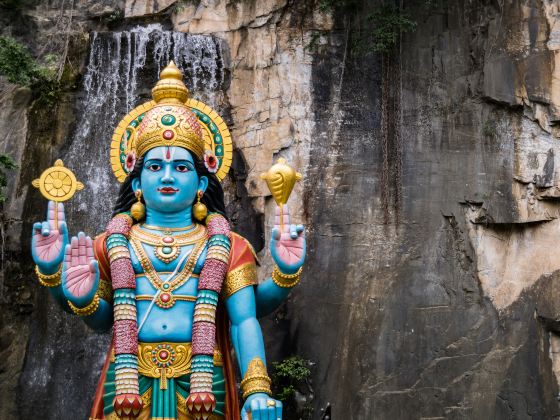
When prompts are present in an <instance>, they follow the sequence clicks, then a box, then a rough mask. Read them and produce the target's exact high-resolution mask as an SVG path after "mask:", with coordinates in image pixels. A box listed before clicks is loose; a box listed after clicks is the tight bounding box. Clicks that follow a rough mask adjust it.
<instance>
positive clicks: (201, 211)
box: [193, 191, 208, 222]
mask: <svg viewBox="0 0 560 420" xmlns="http://www.w3.org/2000/svg"><path fill="white" fill-rule="evenodd" d="M202 194H204V193H203V192H202V191H198V194H197V196H198V199H197V201H196V204H195V205H194V206H193V215H194V218H195V219H196V220H198V221H199V222H202V221H203V220H204V219H206V215H207V214H208V208H206V206H205V205H204V203H201V202H200V199H201V198H202Z"/></svg>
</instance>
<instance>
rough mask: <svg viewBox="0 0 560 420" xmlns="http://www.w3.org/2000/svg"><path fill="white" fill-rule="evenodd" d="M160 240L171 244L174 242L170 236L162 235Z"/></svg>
mask: <svg viewBox="0 0 560 420" xmlns="http://www.w3.org/2000/svg"><path fill="white" fill-rule="evenodd" d="M162 241H163V243H165V244H172V243H173V242H175V239H173V237H171V236H164V237H163V239H162Z"/></svg>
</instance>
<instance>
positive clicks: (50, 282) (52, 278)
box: [35, 264, 62, 287]
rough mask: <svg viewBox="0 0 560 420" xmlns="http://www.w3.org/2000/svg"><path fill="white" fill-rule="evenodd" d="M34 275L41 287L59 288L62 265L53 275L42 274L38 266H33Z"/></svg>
mask: <svg viewBox="0 0 560 420" xmlns="http://www.w3.org/2000/svg"><path fill="white" fill-rule="evenodd" d="M35 274H37V278H38V279H39V283H40V284H41V286H45V287H57V286H60V283H62V281H61V278H62V276H61V274H62V264H60V267H59V268H58V271H57V272H56V273H54V274H43V273H41V271H39V266H38V265H36V266H35Z"/></svg>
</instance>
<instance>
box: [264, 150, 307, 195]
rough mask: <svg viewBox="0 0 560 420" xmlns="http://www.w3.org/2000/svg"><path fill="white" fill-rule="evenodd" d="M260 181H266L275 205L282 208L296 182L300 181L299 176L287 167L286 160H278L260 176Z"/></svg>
mask: <svg viewBox="0 0 560 420" xmlns="http://www.w3.org/2000/svg"><path fill="white" fill-rule="evenodd" d="M261 179H264V180H265V181H266V184H267V185H268V189H269V190H270V193H271V194H272V196H273V197H274V200H275V201H276V204H278V205H279V206H282V205H283V204H286V203H287V202H288V198H290V194H291V193H292V190H293V189H294V185H295V184H296V181H299V180H300V179H301V174H300V173H298V172H296V171H295V169H294V168H292V167H291V166H290V165H288V164H287V163H286V159H284V158H280V159H278V162H277V163H275V164H274V165H272V166H271V167H270V169H269V170H268V171H267V172H265V173H263V174H261Z"/></svg>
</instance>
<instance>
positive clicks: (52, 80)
mask: <svg viewBox="0 0 560 420" xmlns="http://www.w3.org/2000/svg"><path fill="white" fill-rule="evenodd" d="M44 63H45V64H39V63H37V61H36V60H35V59H34V58H33V57H32V56H31V54H30V53H29V51H28V50H27V48H25V46H23V45H22V44H20V43H19V42H18V41H16V40H15V39H13V38H11V37H7V36H0V74H2V75H3V76H6V78H7V79H8V81H9V82H11V83H15V84H18V85H22V86H29V87H31V88H32V89H33V90H34V91H36V92H37V93H38V94H39V99H40V100H42V101H44V102H45V103H46V104H53V103H55V102H56V101H57V99H58V97H59V95H60V83H59V81H58V78H57V71H56V67H57V63H58V57H57V56H55V55H53V54H49V55H47V56H45V58H44Z"/></svg>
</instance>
